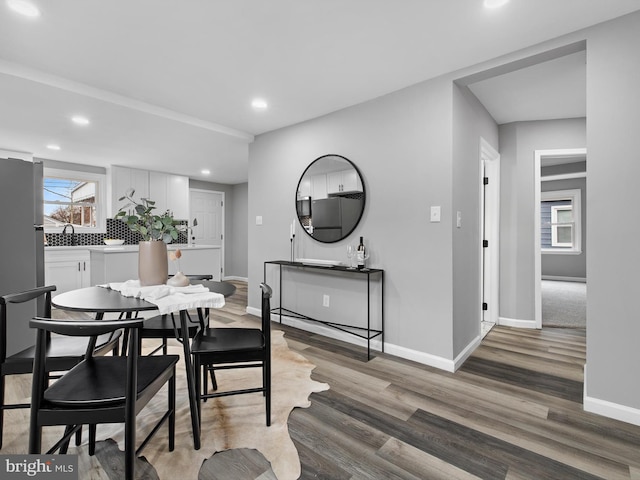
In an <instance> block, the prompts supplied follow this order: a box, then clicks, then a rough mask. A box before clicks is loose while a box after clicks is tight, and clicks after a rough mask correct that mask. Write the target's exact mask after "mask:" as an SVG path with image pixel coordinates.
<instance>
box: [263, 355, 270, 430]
mask: <svg viewBox="0 0 640 480" xmlns="http://www.w3.org/2000/svg"><path fill="white" fill-rule="evenodd" d="M262 371H263V372H264V376H265V380H264V388H265V393H266V395H265V399H264V401H265V408H266V409H267V427H270V426H271V363H270V362H269V361H266V362H265V363H264V364H263V367H262Z"/></svg>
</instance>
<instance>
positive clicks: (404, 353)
mask: <svg viewBox="0 0 640 480" xmlns="http://www.w3.org/2000/svg"><path fill="white" fill-rule="evenodd" d="M246 312H247V313H248V314H250V315H255V316H257V317H259V316H260V315H261V311H260V309H259V308H255V307H249V306H247V309H246ZM282 319H283V320H285V321H286V323H285V325H288V326H290V327H294V328H299V329H300V330H304V331H307V332H311V333H317V334H318V335H323V336H325V337H329V338H333V339H335V340H340V341H343V342H346V343H350V344H352V345H358V346H361V347H365V348H366V346H367V342H366V340H365V339H363V338H358V337H354V336H353V335H349V334H347V333H344V332H341V331H340V330H335V329H332V328H329V327H325V326H323V325H321V324H314V323H312V322H305V321H304V320H300V319H297V318H292V317H287V316H286V315H283V316H282ZM271 321H272V322H274V323H279V321H280V315H277V314H272V315H271ZM478 345H480V337H476V338H475V339H474V340H473V341H472V342H471V343H470V344H469V345H468V346H467V347H466V348H465V349H464V350H463V352H462V353H461V354H460V355H458V357H457V358H456V359H455V360H449V359H447V358H444V357H439V356H437V355H431V354H429V353H424V352H419V351H417V350H412V349H410V348H406V347H402V346H400V345H394V344H392V343H389V342H385V343H384V352H385V353H388V354H389V355H395V356H396V357H400V358H404V359H406V360H412V361H414V362H418V363H421V364H423V365H427V366H429V367H434V368H439V369H440V370H445V371H447V372H451V373H453V372H455V371H456V369H457V368H458V367H459V366H460V365H462V363H463V362H464V360H466V359H467V357H469V355H471V353H472V352H473V350H475V348H476V347H477V346H478ZM371 350H373V351H374V352H375V351H378V352H380V351H381V350H382V342H380V340H377V339H374V340H371Z"/></svg>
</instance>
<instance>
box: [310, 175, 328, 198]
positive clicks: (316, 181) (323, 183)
mask: <svg viewBox="0 0 640 480" xmlns="http://www.w3.org/2000/svg"><path fill="white" fill-rule="evenodd" d="M311 190H312V191H311V197H312V198H313V199H314V200H321V199H323V198H327V176H326V175H325V174H322V175H314V176H312V177H311Z"/></svg>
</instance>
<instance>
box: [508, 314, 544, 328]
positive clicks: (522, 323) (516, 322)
mask: <svg viewBox="0 0 640 480" xmlns="http://www.w3.org/2000/svg"><path fill="white" fill-rule="evenodd" d="M498 325H501V326H503V327H516V328H539V327H538V326H537V324H536V321H535V320H520V319H518V318H507V317H500V318H499V319H498Z"/></svg>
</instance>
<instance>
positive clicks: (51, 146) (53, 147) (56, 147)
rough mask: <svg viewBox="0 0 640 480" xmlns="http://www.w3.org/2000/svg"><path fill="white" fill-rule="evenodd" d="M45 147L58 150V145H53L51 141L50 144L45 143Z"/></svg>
mask: <svg viewBox="0 0 640 480" xmlns="http://www.w3.org/2000/svg"><path fill="white" fill-rule="evenodd" d="M47 148H48V149H49V150H60V145H54V144H53V143H52V144H51V145H47Z"/></svg>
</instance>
